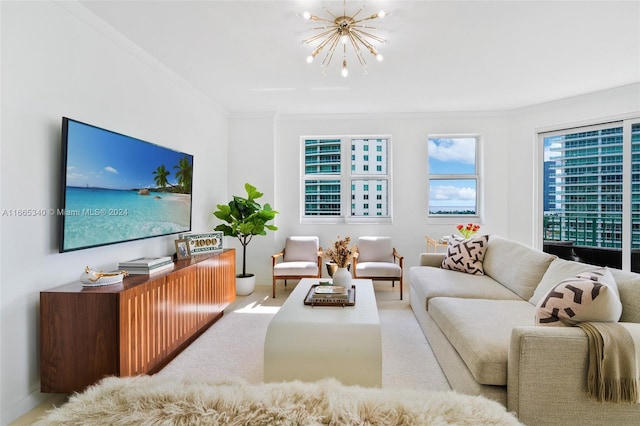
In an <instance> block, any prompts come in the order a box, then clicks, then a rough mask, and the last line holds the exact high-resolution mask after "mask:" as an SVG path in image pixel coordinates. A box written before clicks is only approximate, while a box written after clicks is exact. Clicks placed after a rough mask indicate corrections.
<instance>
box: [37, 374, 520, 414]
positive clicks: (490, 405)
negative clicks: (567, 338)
mask: <svg viewBox="0 0 640 426" xmlns="http://www.w3.org/2000/svg"><path fill="white" fill-rule="evenodd" d="M36 424H37V425H39V426H53V425H68V426H72V425H82V426H93V425H252V426H261V425H265V426H267V425H380V426H386V425H397V426H400V425H407V426H409V425H410V426H415V425H517V424H519V423H518V422H517V420H516V419H515V418H514V417H513V416H511V415H510V414H508V413H507V412H506V411H505V408H504V407H503V406H502V405H500V404H499V403H497V402H494V401H491V400H488V399H485V398H483V397H478V396H468V395H461V394H458V393H455V392H452V391H450V392H429V391H415V390H398V389H379V388H378V389H376V388H361V387H357V386H343V385H341V384H340V383H338V382H337V381H335V380H333V379H325V380H322V381H319V382H315V383H302V382H298V381H296V382H288V383H268V384H258V385H250V384H227V385H211V384H207V383H203V382H202V381H189V380H186V379H185V380H179V379H176V378H173V377H170V376H168V375H163V376H153V377H149V376H140V377H135V378H116V377H112V378H107V379H104V380H103V381H102V382H101V383H100V384H98V385H95V386H93V387H91V388H89V389H88V390H86V391H85V392H84V393H82V394H79V395H75V396H73V397H72V398H71V400H70V401H69V402H68V403H66V404H65V405H63V406H62V407H61V408H59V409H57V410H55V411H53V412H51V413H50V414H49V415H48V417H47V418H45V419H44V420H41V421H40V422H38V423H36Z"/></svg>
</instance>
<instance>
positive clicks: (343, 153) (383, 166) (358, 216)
mask: <svg viewBox="0 0 640 426" xmlns="http://www.w3.org/2000/svg"><path fill="white" fill-rule="evenodd" d="M301 141H302V147H303V149H302V152H303V159H302V164H303V167H302V181H303V185H302V199H303V200H304V201H303V203H302V205H301V220H302V222H303V223H317V222H331V223H336V222H352V223H357V222H363V223H366V222H371V221H375V222H380V221H383V222H387V221H388V222H390V221H391V202H390V200H391V197H390V188H391V182H390V181H391V174H390V167H389V165H390V137H388V136H384V137H379V136H375V137H346V136H345V137H336V138H320V137H303V138H301ZM369 150H371V151H375V152H376V153H377V154H376V167H375V170H374V168H373V167H369V164H368V163H369V154H368V152H369ZM374 188H375V189H374ZM370 197H374V198H375V199H376V200H377V202H376V203H375V204H371V205H369V202H368V200H369V199H370ZM342 200H350V202H349V203H344V202H342ZM374 205H375V208H374V207H373V206H374ZM371 216H372V217H371Z"/></svg>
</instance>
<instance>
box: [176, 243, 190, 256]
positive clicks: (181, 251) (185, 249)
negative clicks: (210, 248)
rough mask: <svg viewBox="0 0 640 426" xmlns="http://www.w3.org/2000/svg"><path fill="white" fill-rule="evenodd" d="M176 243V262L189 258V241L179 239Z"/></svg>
mask: <svg viewBox="0 0 640 426" xmlns="http://www.w3.org/2000/svg"><path fill="white" fill-rule="evenodd" d="M175 243H176V257H177V258H178V260H180V259H187V258H189V257H191V251H190V250H189V241H188V240H186V239H179V240H176V241H175Z"/></svg>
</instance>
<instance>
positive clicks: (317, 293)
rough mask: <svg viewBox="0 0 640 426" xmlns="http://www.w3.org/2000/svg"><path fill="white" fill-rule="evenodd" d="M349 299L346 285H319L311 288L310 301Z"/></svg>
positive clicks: (324, 301) (337, 301) (323, 301)
mask: <svg viewBox="0 0 640 426" xmlns="http://www.w3.org/2000/svg"><path fill="white" fill-rule="evenodd" d="M348 300H349V292H348V290H347V288H346V287H343V286H341V285H319V286H316V287H315V288H314V290H313V297H312V298H311V301H312V302H316V303H328V302H336V303H340V302H343V301H344V302H347V301H348Z"/></svg>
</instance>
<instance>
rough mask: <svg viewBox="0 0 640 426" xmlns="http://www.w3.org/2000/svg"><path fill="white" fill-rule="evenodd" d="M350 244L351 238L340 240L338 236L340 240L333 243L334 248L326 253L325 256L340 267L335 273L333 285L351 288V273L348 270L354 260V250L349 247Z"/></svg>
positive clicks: (330, 248)
mask: <svg viewBox="0 0 640 426" xmlns="http://www.w3.org/2000/svg"><path fill="white" fill-rule="evenodd" d="M350 242H351V238H350V237H344V239H340V235H338V240H337V241H335V242H334V243H333V246H332V247H329V248H327V249H326V250H325V251H324V253H325V256H327V257H328V258H329V259H330V260H331V261H332V262H333V263H335V264H336V265H337V267H338V268H337V269H336V270H335V272H334V273H333V285H341V286H345V287H350V286H351V272H349V270H348V269H347V267H348V266H349V263H350V262H351V259H352V258H353V250H352V249H351V247H349V243H350Z"/></svg>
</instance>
